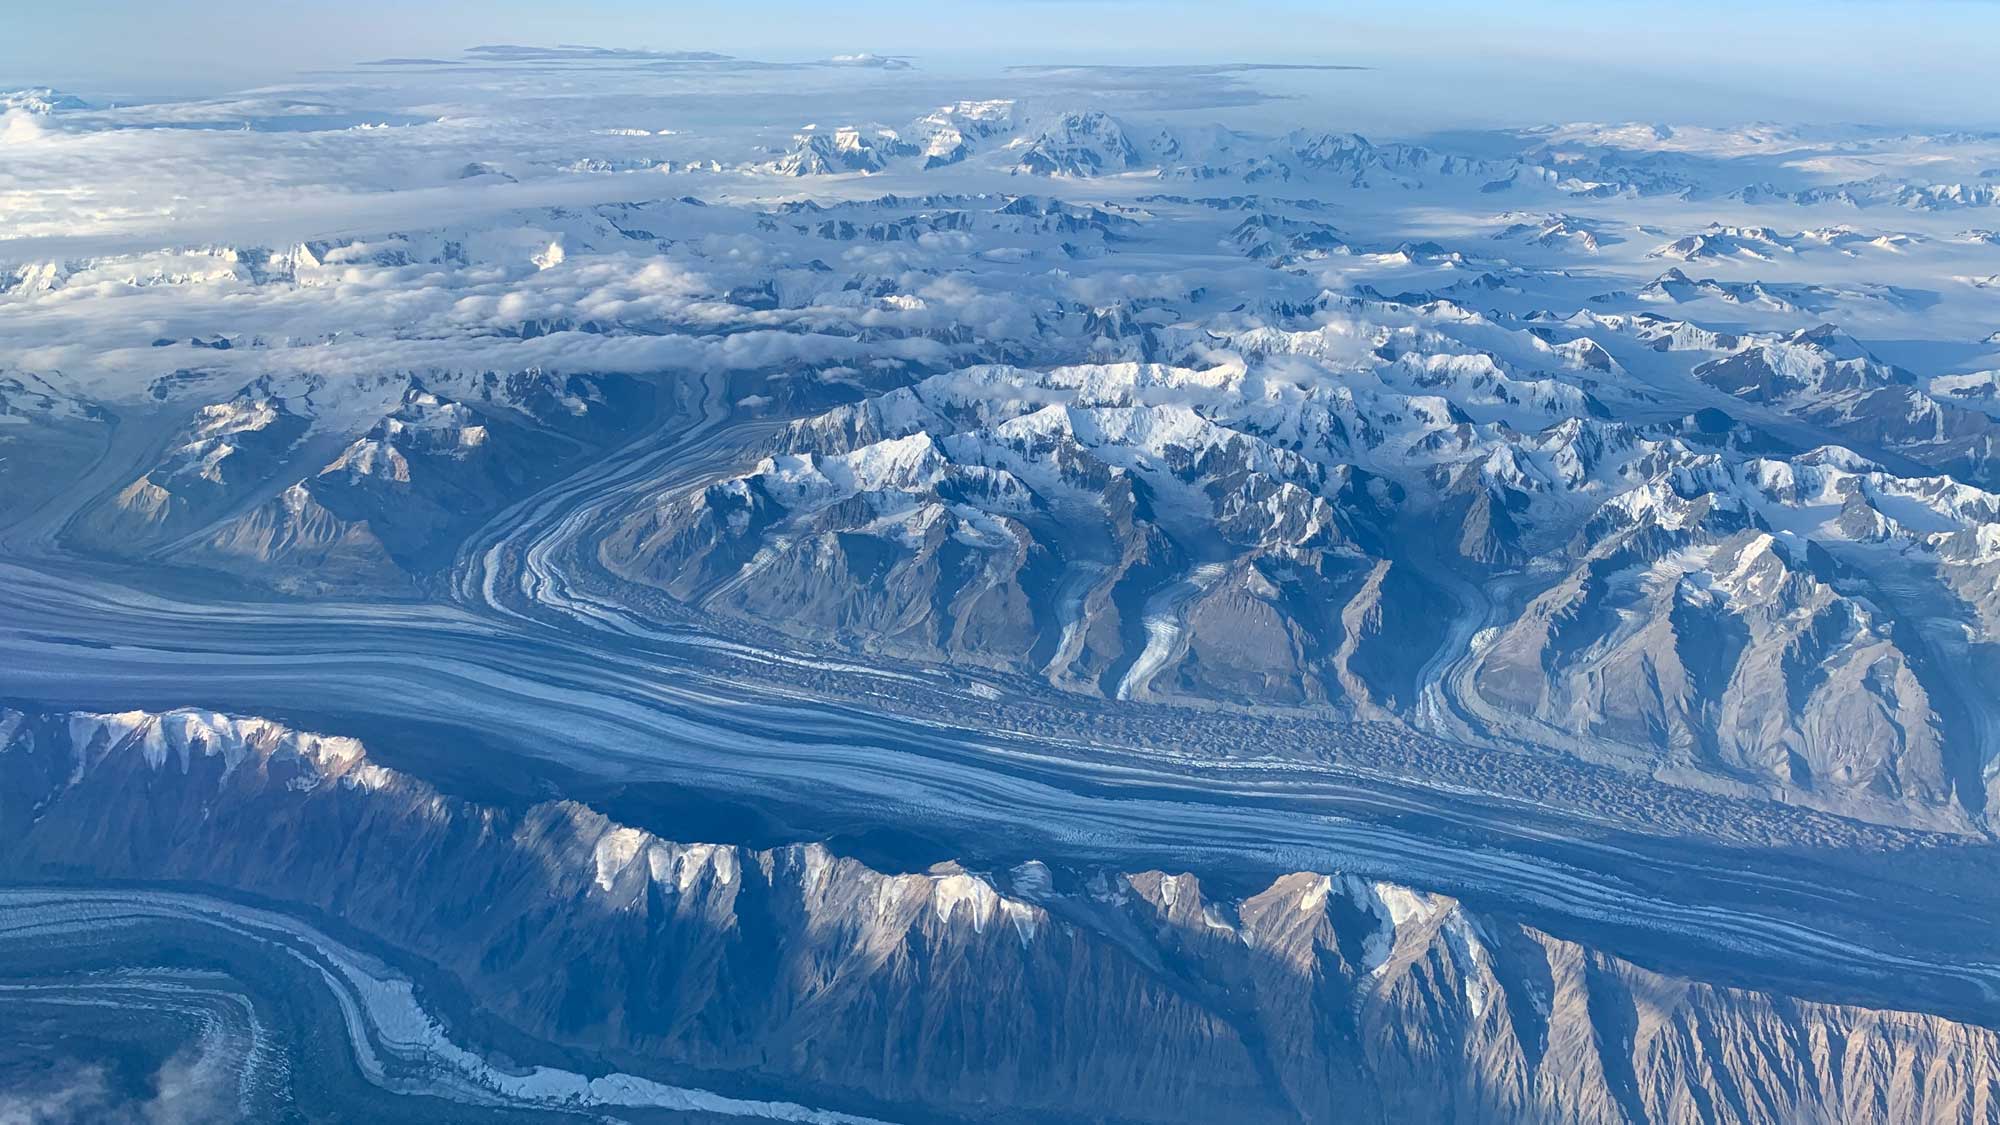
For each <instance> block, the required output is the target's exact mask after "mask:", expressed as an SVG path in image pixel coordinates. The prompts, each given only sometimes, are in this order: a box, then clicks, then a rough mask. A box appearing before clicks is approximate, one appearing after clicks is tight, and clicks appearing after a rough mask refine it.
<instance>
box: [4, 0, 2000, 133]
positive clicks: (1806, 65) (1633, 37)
mask: <svg viewBox="0 0 2000 1125" xmlns="http://www.w3.org/2000/svg"><path fill="white" fill-rule="evenodd" d="M0 31H4V34H0V85H5V86H12V85H22V84H29V83H56V84H71V85H76V84H91V83H95V84H100V85H101V84H106V83H110V84H123V85H125V86H126V87H128V88H132V89H140V88H159V89H166V88H170V87H172V86H173V85H175V84H176V83H201V84H203V85H207V86H210V87H213V86H215V85H218V84H228V83H237V84H248V83H253V82H267V81H276V80H282V79H283V78H285V77H287V76H289V75H292V74H296V73H299V72H301V71H305V70H311V69H323V68H328V67H338V66H344V65H347V64H349V63H352V62H355V61H357V60H359V59H364V58H370V57H377V56H383V55H445V54H451V53H455V52H456V51H457V50H458V49H460V48H463V47H466V46H470V45H473V44H476V43H488V42H529V43H554V42H565V43H596V44H606V45H620V46H645V47H655V48H702V49H712V50H723V51H731V52H735V53H755V54H762V55H764V56H767V57H811V56H819V55H826V54H831V53H837V52H849V51H863V50H872V51H878V52H890V51H908V52H915V53H918V54H920V55H927V56H929V57H930V58H931V59H934V60H936V61H937V62H938V63H939V64H940V65H942V64H945V63H947V62H948V61H949V60H950V58H952V57H956V56H959V55H961V54H962V53H966V52H973V53H979V54H983V55H986V56H989V57H990V56H993V55H998V54H1004V55H1007V56H1009V57H1013V58H1019V59H1021V60H1023V61H1033V60H1073V59H1077V58H1086V57H1096V58H1105V59H1112V58H1116V59H1118V60H1120V61H1129V60H1133V59H1137V58H1146V59H1189V58H1200V59H1210V60H1213V59H1221V58H1260V59H1311V60H1322V61H1333V62H1350V63H1362V64H1373V65H1408V66H1412V67H1413V68H1414V72H1417V73H1421V74H1423V75H1426V76H1427V78H1426V80H1427V81H1433V82H1439V81H1442V82H1450V81H1452V78H1451V75H1452V73H1453V71H1452V68H1451V67H1450V66H1443V65H1440V64H1447V63H1449V64H1460V63H1463V64H1468V65H1470V66H1471V67H1472V69H1471V70H1470V71H1468V72H1466V73H1468V74H1470V75H1473V76H1475V77H1476V78H1477V79H1479V80H1480V81H1484V80H1485V79H1486V78H1487V77H1488V76H1489V75H1492V74H1504V73H1507V72H1509V71H1510V70H1511V71H1512V72H1514V73H1517V74H1521V75H1523V76H1528V75H1530V74H1531V73H1532V72H1533V71H1535V70H1538V69H1546V68H1561V69H1564V70H1568V71H1571V72H1574V73H1575V74H1576V75H1577V77H1579V78H1584V79H1587V80H1588V81H1590V82H1603V81H1616V80H1618V79H1619V78H1620V77H1621V76H1623V77H1626V78H1628V79H1629V80H1632V81H1636V82H1644V83H1652V84H1656V85H1657V84H1666V85H1668V86H1671V85H1672V84H1673V83H1675V82H1683V83H1686V84H1688V85H1689V86H1690V87H1696V88H1700V89H1703V90H1707V91H1709V92H1710V95H1711V97H1713V98H1724V99H1726V97H1727V92H1730V91H1734V92H1737V93H1740V95H1741V96H1743V97H1745V98H1746V99H1754V100H1758V101H1765V100H1769V101H1785V100H1789V101H1791V102H1802V103H1809V104H1817V105H1822V106H1824V107H1825V112H1826V114H1827V115H1829V116H1842V117H1848V118H1853V117H1855V116H1857V115H1863V114H1867V112H1868V111H1869V110H1871V109H1873V110H1879V112H1878V113H1876V114H1873V116H1878V117H1880V118H1881V119H1883V120H1958V121H1963V122H1965V123H1967V124H1987V123H1996V119H2000V104H1996V103H2000V99H1996V98H1995V97H1994V96H1993V95H1992V93H1991V78H1990V76H1989V72H1990V63H1988V61H1987V60H1988V58H1990V56H1991V54H1992V52H1993V47H1992V44H1993V43H1995V42H2000V4H1996V3H1990V2H1986V0H1830V2H1819V3H1806V2H1802V0H1765V2H1762V3H1758V2H1755V0H1745V2H1740V3H1735V4H1724V3H1718V2H1712V0H1692V2H1682V3H1664V2H1658V0H1596V2H1594V3H1586V2H1583V0H1517V2H1512V3H1501V2H1496V0H1483V2H1474V0H1432V2H1430V3H1411V2H1402V3H1391V2H1386V0H1352V2H1343V0H1323V2H1306V0H1243V2H1235V3H1232V2H1228V0H1220V2H1205V3H1204V2H1194V0H928V2H914V0H857V2H851V3H804V2H796V0H781V2H769V3H739V4H733V5H717V4H707V3H699V4H697V3H677V2H665V3H663V2H659V0H653V2H644V0H562V2H549V0H495V2H488V3H473V2H467V0H449V2H434V3H412V2H408V0H404V2H397V3H392V2H389V0H343V2H341V3H315V2H299V3H271V2H269V0H201V2H194V0H65V2H63V3H59V4H31V5H14V6H12V10H10V11H8V12H7V13H6V14H5V15H4V16H0ZM1464 94H1465V96H1466V97H1468V98H1471V99H1482V98H1489V97H1492V96H1495V94H1494V91H1492V90H1491V89H1487V88H1482V87H1481V86H1479V85H1477V84H1472V85H1470V88H1468V89H1466V90H1465V91H1464Z"/></svg>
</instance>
